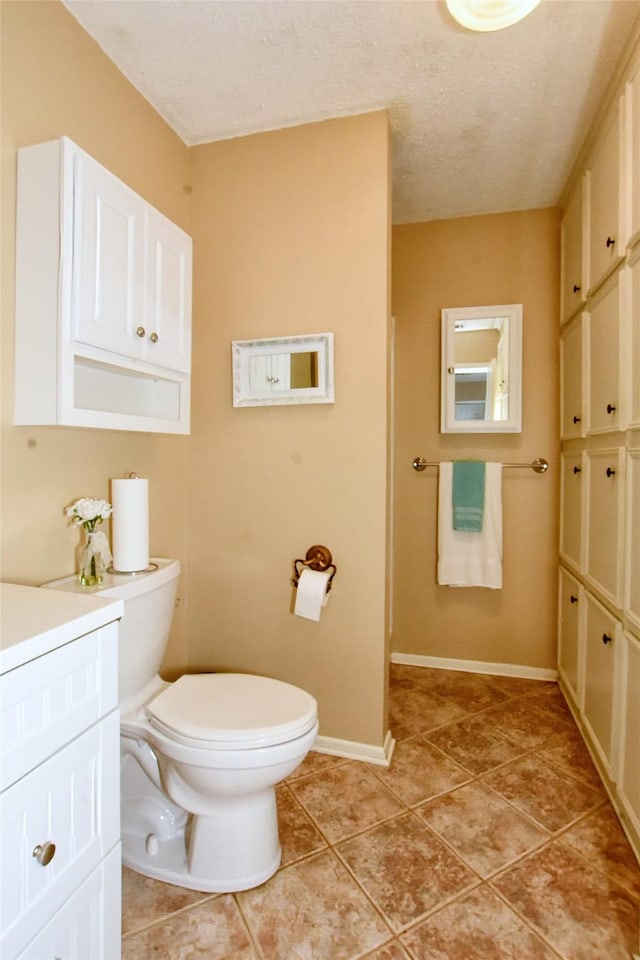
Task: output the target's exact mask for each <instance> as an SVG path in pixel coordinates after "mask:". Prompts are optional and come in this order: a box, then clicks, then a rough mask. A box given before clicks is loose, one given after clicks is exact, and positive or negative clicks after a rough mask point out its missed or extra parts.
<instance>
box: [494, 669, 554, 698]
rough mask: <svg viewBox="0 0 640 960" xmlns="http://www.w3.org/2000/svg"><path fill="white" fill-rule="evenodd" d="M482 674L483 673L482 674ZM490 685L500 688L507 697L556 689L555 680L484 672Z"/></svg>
mask: <svg viewBox="0 0 640 960" xmlns="http://www.w3.org/2000/svg"><path fill="white" fill-rule="evenodd" d="M483 676H484V674H483ZM486 676H487V677H488V679H489V680H490V681H491V685H492V686H494V687H497V689H498V690H502V692H503V693H506V694H507V696H508V697H522V696H524V695H525V694H528V693H544V692H545V691H548V690H554V689H557V687H558V684H557V683H556V681H555V680H531V679H530V678H529V677H498V676H496V675H495V674H486Z"/></svg>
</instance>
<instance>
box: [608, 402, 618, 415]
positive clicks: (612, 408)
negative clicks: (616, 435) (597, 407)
mask: <svg viewBox="0 0 640 960" xmlns="http://www.w3.org/2000/svg"><path fill="white" fill-rule="evenodd" d="M615 412H616V407H615V404H614V403H608V404H607V413H615Z"/></svg>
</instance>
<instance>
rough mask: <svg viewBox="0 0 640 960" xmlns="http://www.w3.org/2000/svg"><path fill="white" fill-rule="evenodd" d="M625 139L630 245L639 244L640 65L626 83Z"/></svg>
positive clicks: (637, 65)
mask: <svg viewBox="0 0 640 960" xmlns="http://www.w3.org/2000/svg"><path fill="white" fill-rule="evenodd" d="M626 99H627V139H628V144H629V154H628V155H629V159H630V168H629V180H630V184H629V190H630V194H631V228H630V233H631V237H630V240H631V243H632V244H636V243H640V64H636V68H635V73H633V74H632V76H631V78H630V80H629V81H628V83H627V89H626Z"/></svg>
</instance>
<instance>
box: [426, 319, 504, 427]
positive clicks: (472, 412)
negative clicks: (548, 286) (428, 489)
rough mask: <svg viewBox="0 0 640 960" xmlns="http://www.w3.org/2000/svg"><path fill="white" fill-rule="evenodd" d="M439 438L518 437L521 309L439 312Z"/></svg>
mask: <svg viewBox="0 0 640 960" xmlns="http://www.w3.org/2000/svg"><path fill="white" fill-rule="evenodd" d="M441 318H442V351H441V370H440V432H441V433H520V431H521V429H522V304H521V303H509V304H501V305H497V306H487V307H446V308H445V309H443V310H442V312H441Z"/></svg>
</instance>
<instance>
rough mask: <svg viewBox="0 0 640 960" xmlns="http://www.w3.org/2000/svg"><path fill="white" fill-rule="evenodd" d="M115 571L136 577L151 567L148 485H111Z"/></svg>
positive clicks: (118, 482)
mask: <svg viewBox="0 0 640 960" xmlns="http://www.w3.org/2000/svg"><path fill="white" fill-rule="evenodd" d="M111 505H112V507H113V513H112V515H111V534H112V538H113V569H114V570H118V571H120V573H134V572H136V571H138V570H146V568H147V567H148V566H149V481H148V480H143V479H141V478H140V477H135V478H131V479H127V480H112V481H111Z"/></svg>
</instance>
